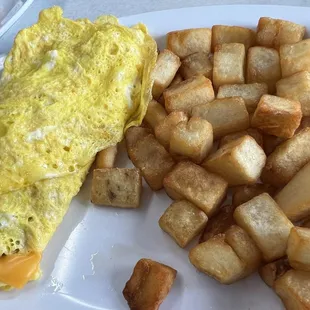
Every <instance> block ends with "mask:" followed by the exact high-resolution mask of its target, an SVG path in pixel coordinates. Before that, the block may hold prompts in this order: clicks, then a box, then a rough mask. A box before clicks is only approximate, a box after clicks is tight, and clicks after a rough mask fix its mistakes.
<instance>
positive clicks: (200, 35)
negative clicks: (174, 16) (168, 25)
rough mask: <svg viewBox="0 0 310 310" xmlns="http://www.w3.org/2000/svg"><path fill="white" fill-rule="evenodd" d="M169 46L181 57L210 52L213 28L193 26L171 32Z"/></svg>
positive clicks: (168, 38) (168, 35)
mask: <svg viewBox="0 0 310 310" xmlns="http://www.w3.org/2000/svg"><path fill="white" fill-rule="evenodd" d="M167 48H168V49H169V50H171V51H172V52H173V53H175V54H176V55H178V56H179V57H180V58H181V59H183V58H185V57H186V56H188V55H191V54H194V53H197V52H204V53H210V52H211V29H210V28H193V29H184V30H178V31H172V32H169V33H168V34H167Z"/></svg>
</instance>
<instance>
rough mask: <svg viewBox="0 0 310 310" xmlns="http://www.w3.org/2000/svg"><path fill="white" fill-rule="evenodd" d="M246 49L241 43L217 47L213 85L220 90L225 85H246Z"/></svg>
mask: <svg viewBox="0 0 310 310" xmlns="http://www.w3.org/2000/svg"><path fill="white" fill-rule="evenodd" d="M244 68H245V48H244V45H243V44H240V43H227V44H221V45H217V46H215V50H214V60H213V79H212V81H213V84H214V88H215V89H218V88H219V87H220V86H221V85H224V84H244V82H245V78H244Z"/></svg>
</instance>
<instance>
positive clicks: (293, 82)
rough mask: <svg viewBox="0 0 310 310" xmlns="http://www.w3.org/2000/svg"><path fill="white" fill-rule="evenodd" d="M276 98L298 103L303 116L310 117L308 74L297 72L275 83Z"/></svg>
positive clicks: (309, 81)
mask: <svg viewBox="0 0 310 310" xmlns="http://www.w3.org/2000/svg"><path fill="white" fill-rule="evenodd" d="M276 86H277V96H279V97H283V98H288V99H292V100H296V101H299V102H300V104H301V110H302V114H303V116H310V73H309V72H307V71H300V72H297V73H295V74H293V75H291V76H289V77H286V78H284V79H282V80H280V81H278V82H277V84H276Z"/></svg>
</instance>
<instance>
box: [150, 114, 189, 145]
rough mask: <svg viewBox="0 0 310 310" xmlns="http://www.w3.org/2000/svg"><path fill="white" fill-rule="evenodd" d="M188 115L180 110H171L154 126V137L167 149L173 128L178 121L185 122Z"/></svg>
mask: <svg viewBox="0 0 310 310" xmlns="http://www.w3.org/2000/svg"><path fill="white" fill-rule="evenodd" d="M187 120H188V117H187V115H186V114H185V113H184V112H182V111H175V112H171V113H170V114H169V115H168V116H166V117H165V119H164V120H163V121H162V122H161V123H160V124H158V125H157V126H156V127H155V130H154V131H155V136H156V139H157V140H158V141H159V142H160V143H161V144H162V145H163V146H164V147H165V148H166V149H167V150H168V149H169V145H170V137H171V133H172V130H173V128H175V126H176V125H177V124H178V123H180V122H187Z"/></svg>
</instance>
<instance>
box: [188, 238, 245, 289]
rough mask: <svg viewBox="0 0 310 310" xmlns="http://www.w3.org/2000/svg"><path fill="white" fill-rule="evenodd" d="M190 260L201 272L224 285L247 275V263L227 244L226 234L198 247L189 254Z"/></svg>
mask: <svg viewBox="0 0 310 310" xmlns="http://www.w3.org/2000/svg"><path fill="white" fill-rule="evenodd" d="M189 260H190V262H191V263H192V264H193V265H194V266H195V267H196V268H197V269H198V270H199V271H201V272H204V273H206V274H207V275H208V276H210V277H212V278H214V279H216V280H217V281H219V282H220V283H222V284H231V283H233V282H236V281H238V280H240V279H242V278H244V277H245V276H246V275H247V274H246V273H245V272H246V263H245V262H243V261H242V260H241V259H240V258H239V257H238V255H237V254H236V252H235V251H234V250H233V249H232V247H231V246H230V245H228V244H227V243H226V242H225V235H224V234H220V235H217V236H214V237H213V238H211V239H209V240H208V241H206V242H203V243H200V244H198V245H196V246H195V247H194V248H192V249H191V250H190V252H189Z"/></svg>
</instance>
